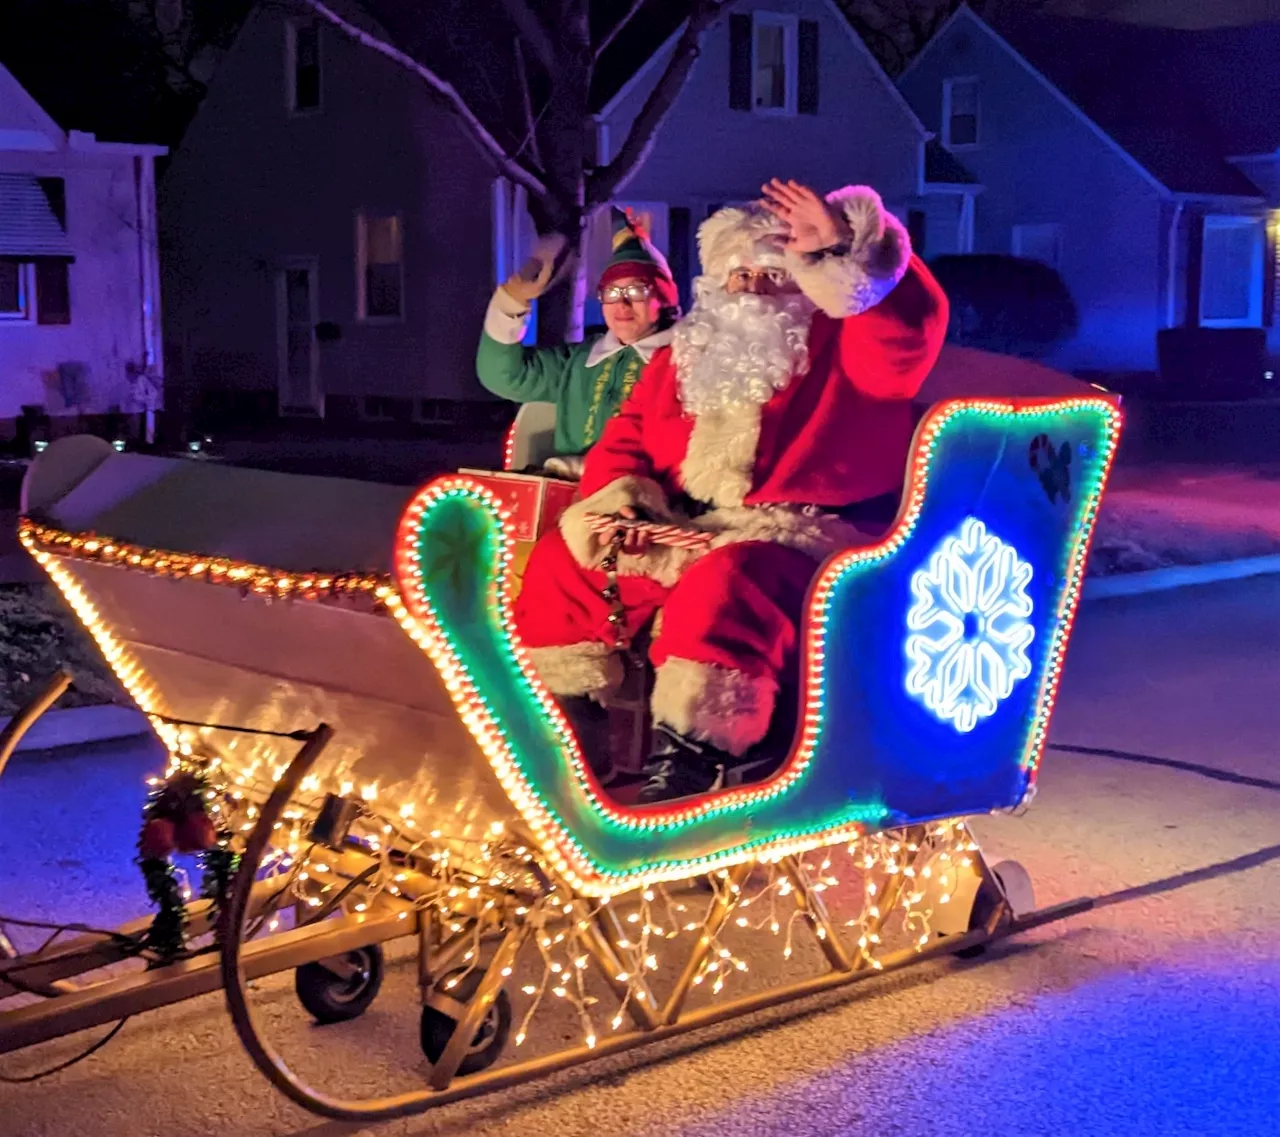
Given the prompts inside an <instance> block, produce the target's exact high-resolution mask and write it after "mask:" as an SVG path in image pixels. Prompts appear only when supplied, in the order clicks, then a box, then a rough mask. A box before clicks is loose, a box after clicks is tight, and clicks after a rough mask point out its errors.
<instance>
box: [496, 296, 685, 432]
mask: <svg viewBox="0 0 1280 1137" xmlns="http://www.w3.org/2000/svg"><path fill="white" fill-rule="evenodd" d="M528 325H529V310H528V309H526V308H522V307H521V305H520V304H519V303H518V302H517V301H516V300H513V299H512V298H511V296H510V295H508V294H507V293H506V292H505V291H503V290H502V289H501V288H499V289H498V291H497V292H496V293H494V297H493V299H492V300H491V301H490V302H489V310H488V312H486V313H485V318H484V332H483V334H482V335H481V336H480V347H479V349H478V350H477V352H476V374H477V375H478V376H479V378H480V382H481V383H482V384H484V387H485V389H486V390H488V391H491V392H493V394H495V395H498V396H499V397H501V398H503V399H511V400H512V401H513V402H517V403H555V405H556V436H555V447H556V453H557V454H582V453H585V452H586V451H587V450H588V449H589V448H590V447H591V445H592V443H594V442H595V441H596V439H598V438H599V437H600V432H601V431H602V430H603V429H604V424H605V423H606V422H608V421H609V419H611V418H612V417H613V416H614V415H615V414H617V413H618V408H619V407H621V406H622V403H623V400H624V399H626V397H627V396H628V395H629V394H631V388H632V387H634V386H635V385H636V381H637V380H638V379H639V378H640V372H641V371H643V370H644V365H645V364H646V363H648V362H649V360H650V358H651V357H652V356H653V353H654V352H655V351H657V350H658V348H660V347H665V346H666V345H667V344H669V343H670V342H671V329H670V328H667V329H666V330H664V331H661V332H654V333H653V334H652V335H649V336H646V337H645V338H644V339H642V340H640V341H639V342H638V343H634V344H631V345H630V346H626V345H624V344H621V343H619V342H618V339H617V337H616V336H615V335H614V334H613V333H612V332H608V333H606V334H605V335H602V336H593V337H591V338H589V339H586V340H584V341H583V342H582V343H573V344H564V345H562V346H560V347H546V348H539V347H535V348H526V347H522V346H521V343H520V341H521V340H523V339H524V334H525V330H526V329H527V328H528Z"/></svg>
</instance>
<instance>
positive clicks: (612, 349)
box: [587, 328, 674, 367]
mask: <svg viewBox="0 0 1280 1137" xmlns="http://www.w3.org/2000/svg"><path fill="white" fill-rule="evenodd" d="M673 330H674V329H672V328H664V329H663V330H662V331H660V332H653V333H652V334H650V335H647V336H645V337H644V339H642V340H636V342H635V343H633V344H625V343H623V342H622V341H621V340H619V339H618V337H617V336H615V335H614V334H613V333H612V332H605V334H604V335H602V336H601V337H600V338H599V339H598V340H596V342H595V343H593V344H592V345H591V350H590V351H589V352H587V366H588V367H595V366H596V364H597V363H603V362H604V361H605V360H606V359H608V358H609V357H610V356H612V355H617V354H618V352H620V351H622V350H623V349H624V348H626V347H633V348H635V349H636V354H637V355H638V356H639V357H640V359H641V361H642V362H644V363H648V362H649V360H650V359H652V358H653V353H654V352H655V351H657V350H658V348H660V347H666V346H667V345H668V344H670V343H671V333H672V331H673Z"/></svg>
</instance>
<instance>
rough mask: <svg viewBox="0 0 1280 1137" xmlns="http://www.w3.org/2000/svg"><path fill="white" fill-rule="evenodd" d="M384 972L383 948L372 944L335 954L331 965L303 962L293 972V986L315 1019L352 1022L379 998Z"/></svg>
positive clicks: (321, 1021) (300, 1000)
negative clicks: (339, 954) (338, 954)
mask: <svg viewBox="0 0 1280 1137" xmlns="http://www.w3.org/2000/svg"><path fill="white" fill-rule="evenodd" d="M382 975H383V960H382V948H381V947H380V946H379V945H378V944H371V945H370V946H369V947H363V948H356V949H355V950H354V951H349V952H347V953H346V954H345V955H341V956H335V957H334V958H333V961H332V965H331V966H330V965H327V964H326V963H320V962H317V963H304V964H303V965H302V966H301V967H299V968H298V969H297V970H296V971H295V972H294V973H293V989H294V990H295V991H296V992H297V994H298V1001H299V1002H300V1003H301V1004H302V1005H303V1006H304V1007H306V1009H307V1011H308V1012H310V1014H311V1017H312V1018H313V1019H315V1020H316V1022H318V1023H321V1024H324V1023H341V1022H349V1021H350V1020H351V1019H357V1018H359V1017H360V1016H361V1015H362V1014H364V1013H365V1011H367V1010H368V1009H369V1005H370V1004H371V1003H372V1002H373V1000H374V999H376V998H377V996H378V991H379V990H380V989H381V987H382Z"/></svg>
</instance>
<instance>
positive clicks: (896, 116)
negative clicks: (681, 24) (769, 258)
mask: <svg viewBox="0 0 1280 1137" xmlns="http://www.w3.org/2000/svg"><path fill="white" fill-rule="evenodd" d="M757 11H759V12H766V13H777V14H780V15H785V16H792V17H796V18H798V19H804V20H813V21H816V22H817V24H818V74H819V81H818V111H817V113H816V114H794V115H776V114H764V113H757V112H755V111H750V110H733V109H731V108H730V105H729V78H730V32H729V21H728V18H726V19H724V20H722V21H721V22H720V23H719V24H718V25H717V26H716V27H715V28H714V29H712V30H711V31H710V32H708V33H707V35H706V36H705V38H704V41H703V44H702V52H701V54H700V55H699V57H698V59H697V61H696V62H695V64H694V66H693V69H692V71H691V73H690V75H689V79H688V82H687V83H686V85H685V87H684V90H683V91H682V92H681V94H680V97H679V99H678V100H677V102H676V104H675V106H674V107H673V108H672V110H671V113H670V114H669V115H668V116H667V119H666V121H665V123H664V125H663V128H662V132H661V133H660V134H659V136H658V138H657V140H656V141H655V143H654V145H653V148H652V150H651V151H650V153H649V155H648V157H647V158H646V159H645V161H644V163H643V165H642V166H641V167H640V169H639V170H638V172H637V173H636V174H635V176H634V177H633V178H632V179H631V181H630V183H628V185H627V186H626V187H625V188H624V189H623V191H622V192H621V194H620V195H619V197H620V199H622V200H624V201H628V202H658V203H666V204H667V205H669V206H682V207H685V208H688V209H690V211H691V221H692V223H693V225H694V226H695V227H696V225H697V222H698V221H700V220H701V219H702V218H703V217H705V216H706V211H707V208H708V207H709V206H712V205H715V204H719V203H724V202H734V201H745V200H752V199H755V198H757V197H759V194H760V186H761V184H762V183H763V182H765V181H766V180H767V179H769V178H772V177H782V178H796V179H797V180H799V181H802V182H805V183H808V184H811V185H813V186H814V187H815V188H818V189H820V190H830V189H834V188H836V187H838V186H842V185H847V184H850V183H864V184H869V185H872V186H874V187H875V188H876V189H878V190H879V191H880V192H881V193H882V194H883V196H884V197H885V200H886V202H887V203H888V204H889V205H890V206H891V207H894V208H895V209H896V210H897V211H898V212H903V211H904V209H905V204H906V202H907V201H908V199H909V198H911V197H912V196H913V195H914V194H916V192H917V191H918V189H919V186H920V177H921V169H920V162H921V144H922V142H923V137H924V135H923V131H922V129H921V127H920V125H919V123H918V121H917V120H916V118H915V117H914V116H913V115H912V113H911V111H910V109H909V108H908V107H907V106H906V103H905V100H903V99H902V98H901V97H900V96H899V95H898V93H897V92H896V90H895V89H894V88H893V85H892V84H891V83H890V82H888V80H887V79H886V78H885V76H884V74H883V72H881V70H880V68H879V65H878V64H877V63H876V62H875V60H874V59H873V58H872V57H871V55H870V53H869V52H868V51H867V50H866V49H865V47H863V46H862V44H861V42H860V41H858V40H856V38H855V37H854V36H853V34H852V33H851V31H850V29H849V26H848V24H847V22H846V21H845V19H844V17H843V16H841V15H840V14H839V13H838V11H837V10H836V8H835V6H834V5H833V4H831V3H829V2H828V0H743V2H741V3H739V4H736V5H735V6H734V8H733V13H734V14H735V15H751V14H752V13H753V12H757ZM669 52H670V48H669V47H668V48H667V49H666V50H664V51H663V52H662V53H661V54H660V56H659V58H658V59H657V60H656V61H655V65H653V66H651V67H650V68H649V69H648V70H647V71H645V72H643V73H642V78H641V81H639V82H637V83H635V84H634V85H632V87H631V88H630V89H629V90H624V93H623V94H622V96H621V98H619V99H617V100H616V105H614V106H611V107H607V108H606V112H607V113H606V114H605V115H604V116H603V118H602V125H603V128H604V130H603V139H604V141H605V144H606V147H607V149H608V151H609V154H608V156H612V154H615V153H617V150H618V148H619V147H620V146H621V145H622V143H623V140H624V139H625V138H626V134H627V131H628V129H629V128H630V126H631V123H632V121H633V120H634V118H635V116H636V115H637V114H638V113H639V110H640V108H641V106H642V105H643V103H644V100H645V98H646V97H647V96H648V94H649V91H650V90H651V88H652V85H653V83H654V82H656V81H657V78H658V76H659V75H660V74H661V72H662V68H663V66H664V65H665V63H666V60H667V58H668V56H669ZM692 263H693V264H694V265H695V266H696V259H695V260H694V261H693V262H692Z"/></svg>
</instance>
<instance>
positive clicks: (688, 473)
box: [680, 403, 763, 505]
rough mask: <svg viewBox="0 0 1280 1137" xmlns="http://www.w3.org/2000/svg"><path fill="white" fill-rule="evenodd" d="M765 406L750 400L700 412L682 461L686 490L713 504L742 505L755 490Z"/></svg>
mask: <svg viewBox="0 0 1280 1137" xmlns="http://www.w3.org/2000/svg"><path fill="white" fill-rule="evenodd" d="M762 412H763V408H762V407H760V406H759V405H757V404H752V403H747V404H745V405H743V406H740V407H736V408H734V409H733V410H731V411H715V412H709V413H707V414H701V415H698V417H697V418H695V419H694V420H693V431H692V433H691V434H690V435H689V448H688V450H686V451H685V455H684V461H683V462H681V463H680V477H681V480H682V481H683V482H684V488H685V491H686V492H687V493H688V494H689V496H690V497H692V498H695V499H696V500H698V501H705V502H709V503H710V504H711V505H741V504H742V501H743V498H745V497H746V496H747V494H749V493H750V492H751V479H752V477H753V476H754V474H755V466H756V447H757V445H758V444H759V442H760V422H761V415H762Z"/></svg>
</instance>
